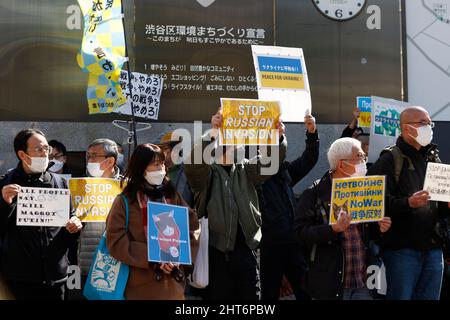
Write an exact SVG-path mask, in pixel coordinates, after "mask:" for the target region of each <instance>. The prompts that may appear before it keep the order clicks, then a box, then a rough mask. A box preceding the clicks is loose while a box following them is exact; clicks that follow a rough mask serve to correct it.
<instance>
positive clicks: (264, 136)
mask: <svg viewBox="0 0 450 320" xmlns="http://www.w3.org/2000/svg"><path fill="white" fill-rule="evenodd" d="M220 101H221V106H222V116H223V124H222V128H221V130H220V136H219V144H220V145H278V142H279V136H278V135H279V134H278V129H277V124H278V122H279V120H280V103H279V102H278V101H260V100H254V99H246V100H240V99H226V98H222V99H220Z"/></svg>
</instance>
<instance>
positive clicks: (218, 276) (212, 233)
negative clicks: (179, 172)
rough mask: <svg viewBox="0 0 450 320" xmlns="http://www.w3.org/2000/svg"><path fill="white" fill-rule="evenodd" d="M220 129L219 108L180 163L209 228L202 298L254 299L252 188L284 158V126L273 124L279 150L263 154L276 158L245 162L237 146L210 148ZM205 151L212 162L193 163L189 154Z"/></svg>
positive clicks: (256, 222)
mask: <svg viewBox="0 0 450 320" xmlns="http://www.w3.org/2000/svg"><path fill="white" fill-rule="evenodd" d="M271 120H272V121H273V119H271ZM223 124H224V117H223V114H222V110H221V109H219V110H218V111H217V113H216V114H215V115H213V116H212V118H211V126H212V130H211V131H210V132H209V133H208V134H205V135H204V136H203V137H201V139H199V140H198V141H195V142H194V146H193V147H192V150H191V152H190V154H189V155H187V159H188V160H189V161H190V163H189V164H188V163H186V161H185V164H184V168H185V173H186V176H187V178H188V181H189V184H190V186H191V188H192V190H193V191H194V194H195V195H196V209H197V212H198V215H199V217H208V223H209V285H208V286H207V287H206V289H205V290H206V296H205V298H206V299H209V300H223V299H226V300H229V299H240V300H257V299H258V264H257V260H256V252H255V250H256V248H257V247H258V245H259V243H260V240H261V211H260V208H259V201H258V195H257V191H256V189H257V186H259V185H261V184H262V183H263V182H264V181H266V180H267V179H269V178H270V174H269V172H264V169H265V168H267V167H268V166H269V165H270V166H271V168H274V169H275V170H274V171H275V172H273V173H272V174H274V173H276V172H277V171H278V168H279V163H280V162H282V161H283V160H284V158H285V153H286V145H287V143H286V137H285V136H284V125H283V123H282V122H281V121H279V122H277V123H275V127H276V129H275V130H277V133H278V136H279V138H278V139H277V140H278V141H276V142H277V143H278V144H279V145H278V146H275V147H271V148H269V149H268V150H269V151H272V149H275V150H277V151H278V153H277V154H275V155H273V154H272V153H271V154H270V155H269V154H267V155H258V156H256V157H255V158H252V160H254V161H250V160H249V159H245V158H241V159H236V157H235V156H236V153H239V152H238V151H237V150H238V149H239V148H240V147H238V146H234V145H233V146H219V147H216V146H215V142H217V138H218V134H219V130H220V128H223ZM208 140H209V141H208ZM210 140H213V142H212V143H211V142H210ZM211 146H212V148H210V147H211ZM208 148H209V150H210V151H214V152H215V155H214V159H200V161H198V162H196V161H195V160H196V156H195V155H196V154H204V153H203V151H204V150H205V151H206V150H207V149H208ZM273 153H275V152H273ZM238 156H239V155H238ZM208 160H212V161H208ZM214 160H215V161H214ZM266 160H270V161H266ZM269 171H270V170H269Z"/></svg>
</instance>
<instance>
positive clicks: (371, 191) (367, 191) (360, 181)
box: [330, 176, 385, 224]
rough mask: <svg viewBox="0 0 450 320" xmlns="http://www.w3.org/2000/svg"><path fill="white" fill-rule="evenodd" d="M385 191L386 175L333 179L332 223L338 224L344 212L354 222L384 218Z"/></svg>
mask: <svg viewBox="0 0 450 320" xmlns="http://www.w3.org/2000/svg"><path fill="white" fill-rule="evenodd" d="M384 192H385V177H384V176H370V177H361V178H342V179H333V188H332V191H331V208H330V224H336V222H337V220H338V217H339V214H340V213H343V212H345V213H347V214H349V215H350V217H351V218H352V222H351V223H352V224H353V223H361V222H371V221H379V220H381V219H383V217H384Z"/></svg>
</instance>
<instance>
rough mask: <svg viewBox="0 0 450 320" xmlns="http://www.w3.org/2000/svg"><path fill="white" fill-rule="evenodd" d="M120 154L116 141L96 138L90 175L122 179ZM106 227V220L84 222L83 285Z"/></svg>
mask: <svg viewBox="0 0 450 320" xmlns="http://www.w3.org/2000/svg"><path fill="white" fill-rule="evenodd" d="M118 154H119V150H118V146H117V144H116V143H115V142H114V141H112V140H109V139H96V140H94V141H93V142H92V143H91V144H90V145H89V146H88V150H87V154H86V160H87V168H86V171H87V172H88V175H89V176H90V177H93V178H111V179H117V180H120V179H121V175H120V169H119V167H118V166H117V158H118ZM105 227H106V224H105V222H89V223H85V224H84V228H83V230H82V231H81V233H80V240H79V246H78V265H79V267H80V269H81V283H82V285H83V286H84V284H85V282H86V278H87V276H88V274H89V269H90V266H91V263H92V260H93V257H94V253H95V251H96V249H97V246H98V244H99V242H100V239H101V237H102V234H103V232H104V231H105ZM75 299H77V298H75ZM81 299H83V298H81Z"/></svg>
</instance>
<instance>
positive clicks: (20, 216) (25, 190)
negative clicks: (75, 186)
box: [16, 187, 70, 227]
mask: <svg viewBox="0 0 450 320" xmlns="http://www.w3.org/2000/svg"><path fill="white" fill-rule="evenodd" d="M69 211H70V192H69V190H67V189H49V188H29V187H21V188H20V192H19V194H18V196H17V220H16V223H17V225H18V226H29V227H63V226H65V225H66V224H67V222H68V221H69Z"/></svg>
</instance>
